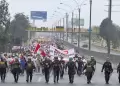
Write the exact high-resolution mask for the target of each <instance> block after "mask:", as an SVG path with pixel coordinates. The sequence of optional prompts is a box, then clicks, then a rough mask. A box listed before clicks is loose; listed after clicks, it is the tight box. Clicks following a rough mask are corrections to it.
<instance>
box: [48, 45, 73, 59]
mask: <svg viewBox="0 0 120 86" xmlns="http://www.w3.org/2000/svg"><path fill="white" fill-rule="evenodd" d="M58 54H60V55H62V56H63V55H64V56H67V57H74V56H75V50H74V48H73V49H69V50H60V49H58V48H56V47H53V46H50V55H51V56H55V55H58Z"/></svg>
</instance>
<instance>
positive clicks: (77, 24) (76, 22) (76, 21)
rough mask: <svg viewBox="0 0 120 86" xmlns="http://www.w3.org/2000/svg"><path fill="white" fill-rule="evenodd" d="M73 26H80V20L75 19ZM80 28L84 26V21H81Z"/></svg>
mask: <svg viewBox="0 0 120 86" xmlns="http://www.w3.org/2000/svg"><path fill="white" fill-rule="evenodd" d="M73 25H75V26H79V19H78V18H73ZM80 26H84V19H80Z"/></svg>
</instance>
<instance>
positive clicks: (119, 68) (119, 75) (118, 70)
mask: <svg viewBox="0 0 120 86" xmlns="http://www.w3.org/2000/svg"><path fill="white" fill-rule="evenodd" d="M117 73H118V80H119V83H120V63H119V64H118V66H117Z"/></svg>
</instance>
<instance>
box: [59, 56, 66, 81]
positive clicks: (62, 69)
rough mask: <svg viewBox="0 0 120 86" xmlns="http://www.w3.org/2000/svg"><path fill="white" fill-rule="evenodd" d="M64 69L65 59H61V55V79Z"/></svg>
mask: <svg viewBox="0 0 120 86" xmlns="http://www.w3.org/2000/svg"><path fill="white" fill-rule="evenodd" d="M64 70H65V61H64V60H63V57H61V60H60V78H61V79H62V78H63V76H64Z"/></svg>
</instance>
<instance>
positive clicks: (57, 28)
mask: <svg viewBox="0 0 120 86" xmlns="http://www.w3.org/2000/svg"><path fill="white" fill-rule="evenodd" d="M56 31H64V27H63V26H56Z"/></svg>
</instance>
